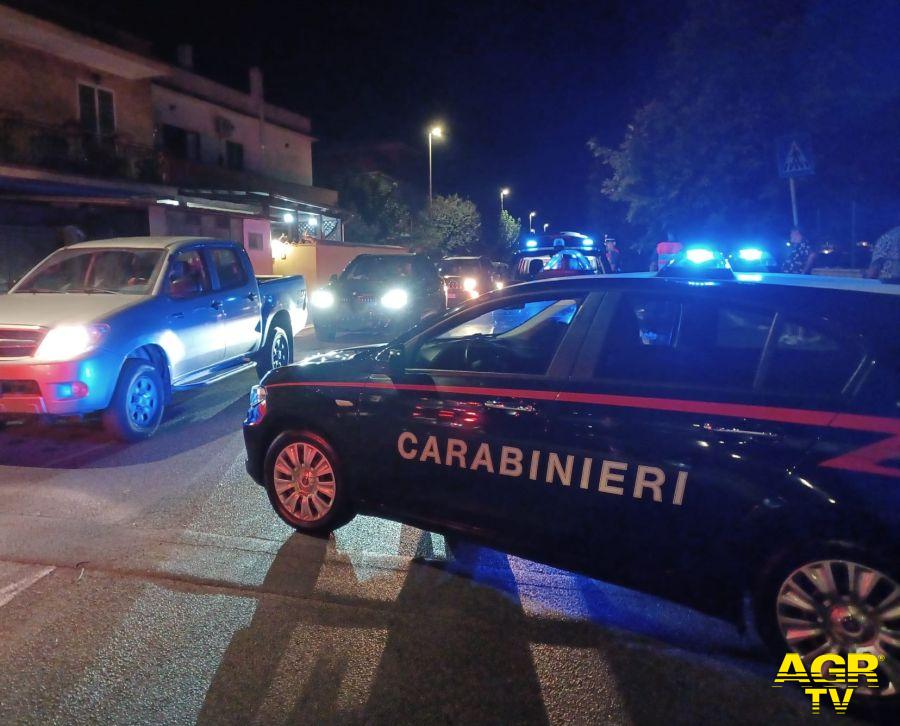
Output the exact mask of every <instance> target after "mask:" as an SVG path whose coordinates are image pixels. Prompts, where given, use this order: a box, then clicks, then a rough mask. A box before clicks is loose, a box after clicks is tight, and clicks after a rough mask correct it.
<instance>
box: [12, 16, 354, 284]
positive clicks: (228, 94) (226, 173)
mask: <svg viewBox="0 0 900 726" xmlns="http://www.w3.org/2000/svg"><path fill="white" fill-rule="evenodd" d="M131 40H132V41H133V39H131ZM179 60H180V65H176V64H169V63H164V62H162V61H159V60H156V59H153V58H151V57H150V56H149V55H148V54H147V53H146V48H144V47H142V46H141V44H140V43H139V42H138V41H133V42H129V43H112V42H108V41H107V40H99V39H98V38H96V37H93V36H92V35H89V34H86V33H83V32H79V31H78V30H73V29H71V28H70V27H68V26H67V25H65V24H62V23H59V22H51V21H50V20H47V19H42V18H38V17H35V16H33V15H29V14H27V13H24V12H22V11H20V10H16V9H13V8H11V7H8V6H3V5H0V290H2V289H3V288H4V287H6V286H8V285H9V284H10V282H11V280H12V279H14V278H15V277H17V276H18V275H20V274H21V273H22V272H24V270H25V269H27V268H28V267H29V266H30V265H31V264H33V263H34V262H36V261H37V260H38V259H40V258H41V257H42V256H44V255H45V254H47V253H48V252H49V251H52V249H54V248H56V247H58V246H59V245H61V244H63V243H65V242H69V241H72V240H74V239H79V238H88V239H91V238H99V237H109V236H116V235H139V234H203V235H209V236H215V237H227V238H232V239H238V240H242V241H243V242H244V244H245V245H246V246H247V248H248V251H249V252H250V254H251V257H252V258H253V260H254V265H256V266H257V267H258V271H259V272H260V273H271V272H272V254H271V239H272V238H273V237H275V238H276V239H282V240H285V241H288V242H291V241H294V242H296V241H299V240H312V241H315V240H329V241H336V242H340V241H341V240H342V239H343V223H342V220H341V217H340V214H339V212H338V210H337V193H336V192H334V191H332V190H328V189H323V188H319V187H316V186H314V185H313V166H312V146H313V143H314V141H315V139H314V138H313V137H312V135H311V124H310V120H309V118H307V117H305V116H302V115H300V114H297V113H294V112H292V111H289V110H287V109H283V108H279V107H276V106H273V105H271V104H269V103H266V101H265V98H264V89H263V77H262V73H261V72H260V71H259V70H258V69H250V71H249V74H248V75H249V84H248V86H249V91H248V92H245V91H241V90H237V89H234V88H230V87H228V86H224V85H222V84H220V83H217V82H215V81H212V80H210V79H208V78H205V77H203V76H201V75H199V74H197V73H196V72H194V70H193V63H192V58H191V52H190V49H189V48H187V47H185V48H182V49H180V50H179Z"/></svg>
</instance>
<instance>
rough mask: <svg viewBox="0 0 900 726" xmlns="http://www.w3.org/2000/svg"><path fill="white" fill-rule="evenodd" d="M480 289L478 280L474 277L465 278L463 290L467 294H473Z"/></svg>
mask: <svg viewBox="0 0 900 726" xmlns="http://www.w3.org/2000/svg"><path fill="white" fill-rule="evenodd" d="M477 289H478V280H476V279H475V278H474V277H464V278H463V290H465V291H466V292H473V291H474V290H477Z"/></svg>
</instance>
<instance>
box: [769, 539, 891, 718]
mask: <svg viewBox="0 0 900 726" xmlns="http://www.w3.org/2000/svg"><path fill="white" fill-rule="evenodd" d="M816 583H818V585H817V584H816ZM863 583H865V585H864V584H863ZM869 583H874V584H872V585H871V589H869V590H868V591H867V588H868V586H869ZM832 585H833V587H832ZM829 588H831V589H833V590H834V592H833V593H832V594H828V593H827V592H826V591H827V590H828V589H829ZM884 592H893V595H890V596H888V597H887V599H885V600H883V601H881V604H882V605H885V604H887V603H888V602H893V603H894V608H891V609H895V608H896V602H897V600H896V597H897V596H898V595H900V572H898V568H897V565H896V563H890V562H884V561H881V560H880V559H879V558H877V557H872V556H870V555H868V554H867V553H865V552H862V551H859V550H856V549H852V548H848V547H842V546H827V545H823V546H821V547H810V548H804V549H803V550H802V551H800V552H796V553H793V554H792V555H790V556H787V557H781V558H778V559H777V560H775V561H773V562H771V563H770V565H769V566H768V567H767V568H766V569H765V571H764V573H763V574H762V575H761V576H760V578H759V580H758V584H757V586H756V588H755V589H754V593H753V616H754V622H755V624H756V629H757V631H758V633H759V635H760V637H761V638H762V640H763V642H764V643H765V645H766V646H767V647H768V648H769V650H770V651H771V653H772V655H773V656H774V657H775V658H776V659H778V661H779V662H780V660H781V659H782V658H784V655H785V654H786V653H789V652H797V653H800V654H801V657H802V656H804V654H805V653H810V652H812V651H813V650H814V649H815V648H817V647H821V646H822V645H825V644H826V642H828V641H831V642H833V643H834V645H835V649H836V650H837V652H840V653H842V654H846V653H847V652H850V651H859V652H862V651H861V650H859V649H867V648H870V647H873V646H872V644H873V643H874V644H876V647H881V637H882V635H881V634H882V633H884V632H885V631H884V630H883V629H882V628H881V624H882V623H883V622H884V621H886V622H887V623H890V632H892V633H893V635H892V636H891V637H893V638H896V637H897V636H898V635H900V617H895V618H886V619H884V621H883V620H882V619H881V618H879V617H878V615H877V612H876V611H875V609H874V608H873V601H875V602H878V601H879V598H880V597H882V596H883V593H884ZM795 603H796V604H795ZM805 622H808V626H807V627H806V628H804V627H803V625H802V623H805ZM876 624H877V625H876ZM792 626H793V628H794V631H793V632H795V633H797V634H798V635H795V636H794V637H789V636H790V633H791V632H792V631H791V627H792ZM807 632H808V633H810V635H808V636H806V637H803V638H802V639H798V636H799V635H802V634H804V633H807ZM848 643H850V644H851V645H849V646H848V645H847V644H848ZM888 657H892V658H893V662H892V665H893V666H894V668H895V672H900V670H897V668H898V658H897V655H896V654H894V655H893V656H891V654H890V652H888ZM878 672H879V678H880V679H881V680H882V683H883V682H884V677H883V674H884V671H883V670H882V669H881V667H879V671H878ZM893 685H894V686H895V691H894V693H893V695H887V696H881V695H880V694H878V693H868V692H866V691H865V689H861V691H860V695H861V696H864V698H859V699H854V700H857V703H858V704H859V705H860V706H861V705H862V704H863V703H864V702H865V703H866V704H867V705H868V707H875V708H878V709H882V708H889V709H891V710H893V709H895V708H897V706H898V698H900V697H898V691H900V683H894V684H893Z"/></svg>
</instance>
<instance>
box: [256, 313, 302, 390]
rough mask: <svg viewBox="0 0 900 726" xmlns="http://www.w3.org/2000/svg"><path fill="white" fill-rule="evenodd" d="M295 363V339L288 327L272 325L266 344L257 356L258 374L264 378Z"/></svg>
mask: <svg viewBox="0 0 900 726" xmlns="http://www.w3.org/2000/svg"><path fill="white" fill-rule="evenodd" d="M293 362H294V339H293V337H292V336H291V329H290V326H288V325H284V326H282V325H274V324H273V325H271V326H270V327H269V333H268V335H266V342H265V345H263V347H262V349H261V350H260V351H259V353H258V354H257V359H256V372H257V373H258V374H259V377H260V378H262V377H263V376H264V375H266V373H268V372H269V371H274V370H275V369H276V368H282V367H283V366H286V365H289V364H291V363H293Z"/></svg>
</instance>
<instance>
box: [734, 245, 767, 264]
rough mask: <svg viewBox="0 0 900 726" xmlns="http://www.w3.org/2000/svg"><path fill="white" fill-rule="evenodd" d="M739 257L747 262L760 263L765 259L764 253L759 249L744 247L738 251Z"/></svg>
mask: <svg viewBox="0 0 900 726" xmlns="http://www.w3.org/2000/svg"><path fill="white" fill-rule="evenodd" d="M738 257H740V258H741V259H742V260H744V261H745V262H759V261H760V260H761V259H762V257H763V251H762V250H761V249H760V248H759V247H742V248H741V249H739V250H738Z"/></svg>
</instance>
